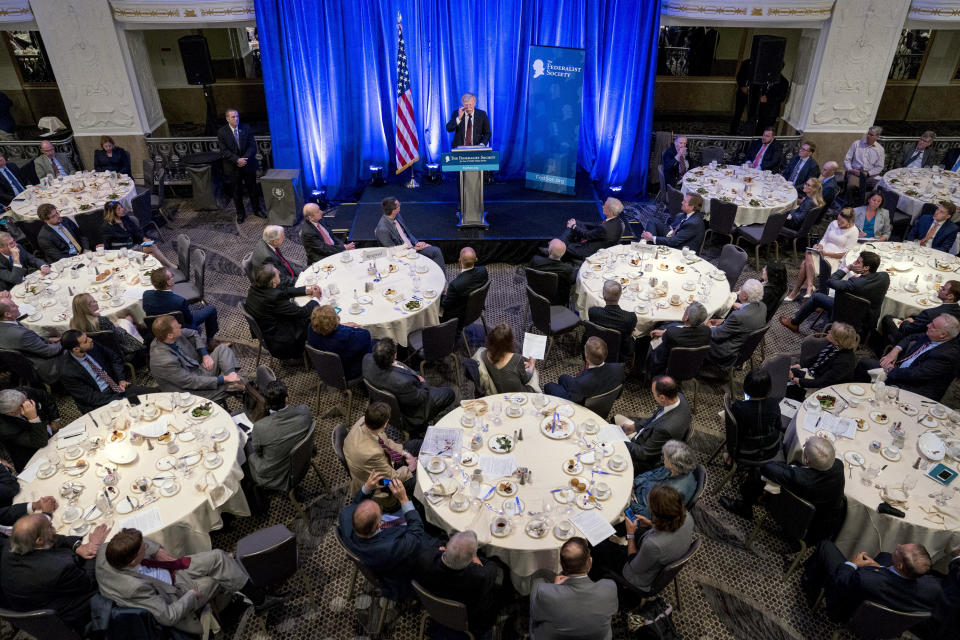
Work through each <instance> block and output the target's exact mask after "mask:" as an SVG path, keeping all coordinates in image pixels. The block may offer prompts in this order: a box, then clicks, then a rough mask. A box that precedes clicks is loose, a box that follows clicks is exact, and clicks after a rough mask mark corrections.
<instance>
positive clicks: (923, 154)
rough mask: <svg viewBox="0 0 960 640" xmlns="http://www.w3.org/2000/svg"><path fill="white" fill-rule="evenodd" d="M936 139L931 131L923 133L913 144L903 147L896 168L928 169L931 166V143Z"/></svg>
mask: <svg viewBox="0 0 960 640" xmlns="http://www.w3.org/2000/svg"><path fill="white" fill-rule="evenodd" d="M936 139H937V134H936V133H934V132H933V131H924V132H923V133H921V134H920V138H919V139H917V141H916V142H915V143H913V144H908V145H905V146H904V147H903V152H901V153H900V160H899V161H898V162H897V166H898V167H903V168H904V169H920V168H924V169H926V168H929V167H932V166H933V159H934V155H933V147H932V146H931V145H932V144H933V141H934V140H936Z"/></svg>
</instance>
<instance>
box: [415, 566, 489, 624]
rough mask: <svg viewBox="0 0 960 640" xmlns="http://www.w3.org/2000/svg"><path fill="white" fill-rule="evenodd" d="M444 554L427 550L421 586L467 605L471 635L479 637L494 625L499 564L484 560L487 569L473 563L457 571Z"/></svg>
mask: <svg viewBox="0 0 960 640" xmlns="http://www.w3.org/2000/svg"><path fill="white" fill-rule="evenodd" d="M443 553H444V552H443V551H440V550H438V549H427V550H425V551H424V552H423V553H421V554H420V558H419V560H418V562H417V571H416V576H417V582H419V583H420V586H422V587H423V588H424V589H426V590H427V591H429V592H430V593H433V594H436V595H438V596H440V597H442V598H447V599H449V600H455V601H456V602H462V603H463V604H465V605H467V621H468V623H469V625H470V631H471V632H472V633H474V634H476V635H477V637H479V635H480V633H482V632H483V631H484V630H486V629H489V628H490V627H491V626H492V625H493V623H494V622H496V617H497V613H498V610H499V608H500V604H501V603H500V602H498V598H497V597H496V596H497V593H496V592H497V589H498V587H499V586H500V585H499V584H498V580H502V573H503V572H502V570H501V569H500V568H499V567H498V566H497V564H496V563H495V562H492V561H490V560H483V561H482V562H483V565H482V566H481V565H478V564H476V563H473V562H471V563H470V564H468V565H467V566H466V568H464V569H460V570H454V569H451V568H450V567H448V566H447V565H445V564H444V563H443Z"/></svg>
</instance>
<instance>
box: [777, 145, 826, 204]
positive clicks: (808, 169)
mask: <svg viewBox="0 0 960 640" xmlns="http://www.w3.org/2000/svg"><path fill="white" fill-rule="evenodd" d="M816 150H817V145H815V144H813V143H812V142H810V141H809V140H804V141H803V142H801V143H800V150H799V151H797V155H795V156H793V157H792V158H790V162H788V163H787V167H786V168H785V169H784V170H783V177H784V178H786V179H787V182H790V183H791V184H793V186H794V188H795V189H796V190H797V193H798V194H801V193H803V185H804V184H806V182H807V179H808V178H816V177H817V176H819V175H820V166H819V165H818V164H817V161H816V160H814V159H813V153H814V152H815V151H816Z"/></svg>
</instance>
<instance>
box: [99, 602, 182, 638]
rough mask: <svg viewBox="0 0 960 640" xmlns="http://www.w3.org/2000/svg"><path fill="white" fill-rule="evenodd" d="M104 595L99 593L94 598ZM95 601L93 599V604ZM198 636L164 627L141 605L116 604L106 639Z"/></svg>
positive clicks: (112, 608) (111, 609)
mask: <svg viewBox="0 0 960 640" xmlns="http://www.w3.org/2000/svg"><path fill="white" fill-rule="evenodd" d="M97 597H102V596H99V594H97V595H95V596H94V598H97ZM92 605H93V601H92V600H91V606H92ZM197 637H198V636H194V635H192V634H186V633H184V632H182V631H179V630H177V629H174V628H173V627H162V626H160V623H159V622H157V619H156V617H154V615H153V614H152V613H151V612H149V611H147V610H146V609H141V608H139V607H121V606H118V605H116V604H114V605H113V606H112V607H111V608H110V627H109V628H108V629H107V635H106V636H105V638H106V640H128V639H129V638H136V639H137V640H182V639H183V640H185V639H187V638H189V639H190V640H194V639H195V638H197Z"/></svg>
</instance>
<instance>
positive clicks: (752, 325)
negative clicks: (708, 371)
mask: <svg viewBox="0 0 960 640" xmlns="http://www.w3.org/2000/svg"><path fill="white" fill-rule="evenodd" d="M737 302H739V303H740V308H739V309H736V310H734V311H731V312H730V314H729V315H728V316H727V317H726V318H724V319H722V320H721V319H720V318H714V319H712V320H708V321H707V326H709V327H710V353H709V354H708V355H707V362H708V363H709V364H710V365H712V366H713V367H715V368H717V369H725V368H728V367H731V366H733V363H734V362H736V361H737V355H738V354H739V353H740V347H742V346H743V343H744V342H746V340H747V338H748V337H749V335H750V334H751V333H752V332H754V331H756V330H757V329H759V328H760V327H762V326H763V325H764V323H765V322H766V320H767V305H765V304H763V285H762V284H760V281H759V280H756V279H754V278H750V279H749V280H747V281H746V282H744V283H743V286H741V287H740V291H738V292H737Z"/></svg>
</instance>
